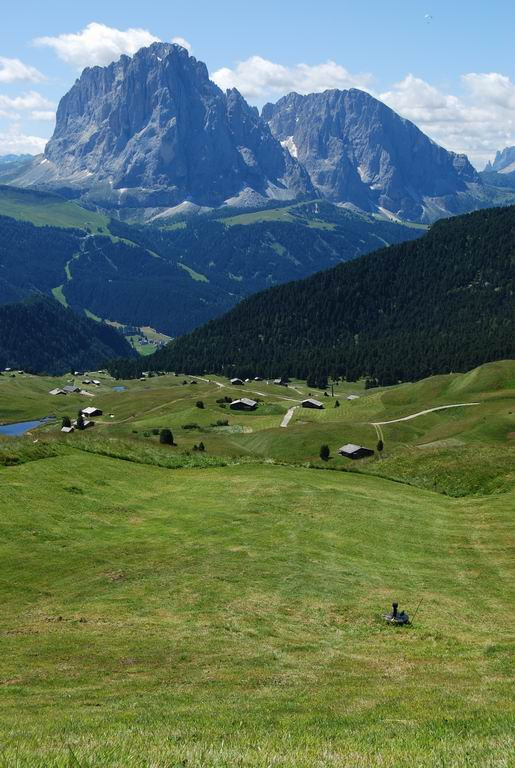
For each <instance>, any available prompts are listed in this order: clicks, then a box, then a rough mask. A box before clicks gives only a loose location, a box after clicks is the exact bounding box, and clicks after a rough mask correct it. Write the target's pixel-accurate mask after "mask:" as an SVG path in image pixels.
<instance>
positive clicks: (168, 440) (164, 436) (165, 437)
mask: <svg viewBox="0 0 515 768" xmlns="http://www.w3.org/2000/svg"><path fill="white" fill-rule="evenodd" d="M159 442H160V443H161V444H162V445H173V444H174V442H173V434H172V431H171V430H170V429H162V430H161V432H160V434H159Z"/></svg>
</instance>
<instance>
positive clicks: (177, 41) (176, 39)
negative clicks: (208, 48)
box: [172, 37, 193, 53]
mask: <svg viewBox="0 0 515 768" xmlns="http://www.w3.org/2000/svg"><path fill="white" fill-rule="evenodd" d="M172 43H175V44H176V45H182V47H183V48H186V50H187V51H188V53H191V52H192V50H193V48H192V45H191V43H190V42H188V40H186V39H185V38H184V37H172Z"/></svg>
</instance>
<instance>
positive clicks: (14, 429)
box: [0, 419, 48, 437]
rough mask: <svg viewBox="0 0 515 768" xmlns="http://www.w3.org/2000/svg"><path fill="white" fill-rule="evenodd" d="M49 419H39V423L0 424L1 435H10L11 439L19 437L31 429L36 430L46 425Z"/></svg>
mask: <svg viewBox="0 0 515 768" xmlns="http://www.w3.org/2000/svg"><path fill="white" fill-rule="evenodd" d="M47 421H48V419H38V421H19V422H17V423H16V424H0V435H9V436H10V437H19V435H24V434H25V433H26V432H30V430H31V429H36V427H40V426H41V425H42V424H46V423H47Z"/></svg>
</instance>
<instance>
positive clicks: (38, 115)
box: [30, 109, 55, 122]
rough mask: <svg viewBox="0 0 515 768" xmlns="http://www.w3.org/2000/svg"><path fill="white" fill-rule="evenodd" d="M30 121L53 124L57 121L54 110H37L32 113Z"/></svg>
mask: <svg viewBox="0 0 515 768" xmlns="http://www.w3.org/2000/svg"><path fill="white" fill-rule="evenodd" d="M30 119H31V120H42V121H45V122H46V121H48V122H52V121H54V120H55V112H54V110H52V109H48V110H46V109H43V110H40V109H35V110H33V111H32V112H31V113H30Z"/></svg>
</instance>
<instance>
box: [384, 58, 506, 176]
mask: <svg viewBox="0 0 515 768" xmlns="http://www.w3.org/2000/svg"><path fill="white" fill-rule="evenodd" d="M461 91H462V92H461V95H460V96H455V95H453V94H449V93H445V92H444V91H442V90H439V89H437V88H435V87H434V86H432V85H430V84H429V83H427V82H425V81H424V80H422V79H420V78H418V77H415V76H414V75H411V74H410V75H407V76H406V77H405V78H404V79H403V80H402V81H401V82H399V83H396V84H395V85H393V86H392V87H391V88H390V89H389V90H388V91H385V92H383V93H380V94H377V95H378V97H379V98H380V99H381V100H382V101H384V102H385V103H386V104H388V106H390V107H391V108H392V109H394V110H395V111H396V112H399V114H401V115H403V116H404V117H407V118H408V119H409V120H411V121H412V122H414V123H416V124H417V125H418V126H419V128H420V129H421V130H422V131H424V132H425V133H427V134H428V135H429V136H430V137H431V138H432V139H434V140H435V141H437V142H438V143H439V144H442V145H443V146H444V147H446V149H452V150H454V151H455V152H464V153H465V154H467V155H468V156H469V157H470V159H471V160H472V162H473V163H475V165H476V167H478V168H482V167H483V166H484V165H485V163H486V162H487V160H489V159H490V158H491V157H492V156H493V155H494V154H495V152H496V150H497V149H499V148H502V147H506V146H512V145H514V144H515V84H513V83H512V82H511V80H510V79H509V78H508V77H506V76H505V75H501V74H499V73H496V72H490V73H469V74H466V75H463V76H462V77H461Z"/></svg>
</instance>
